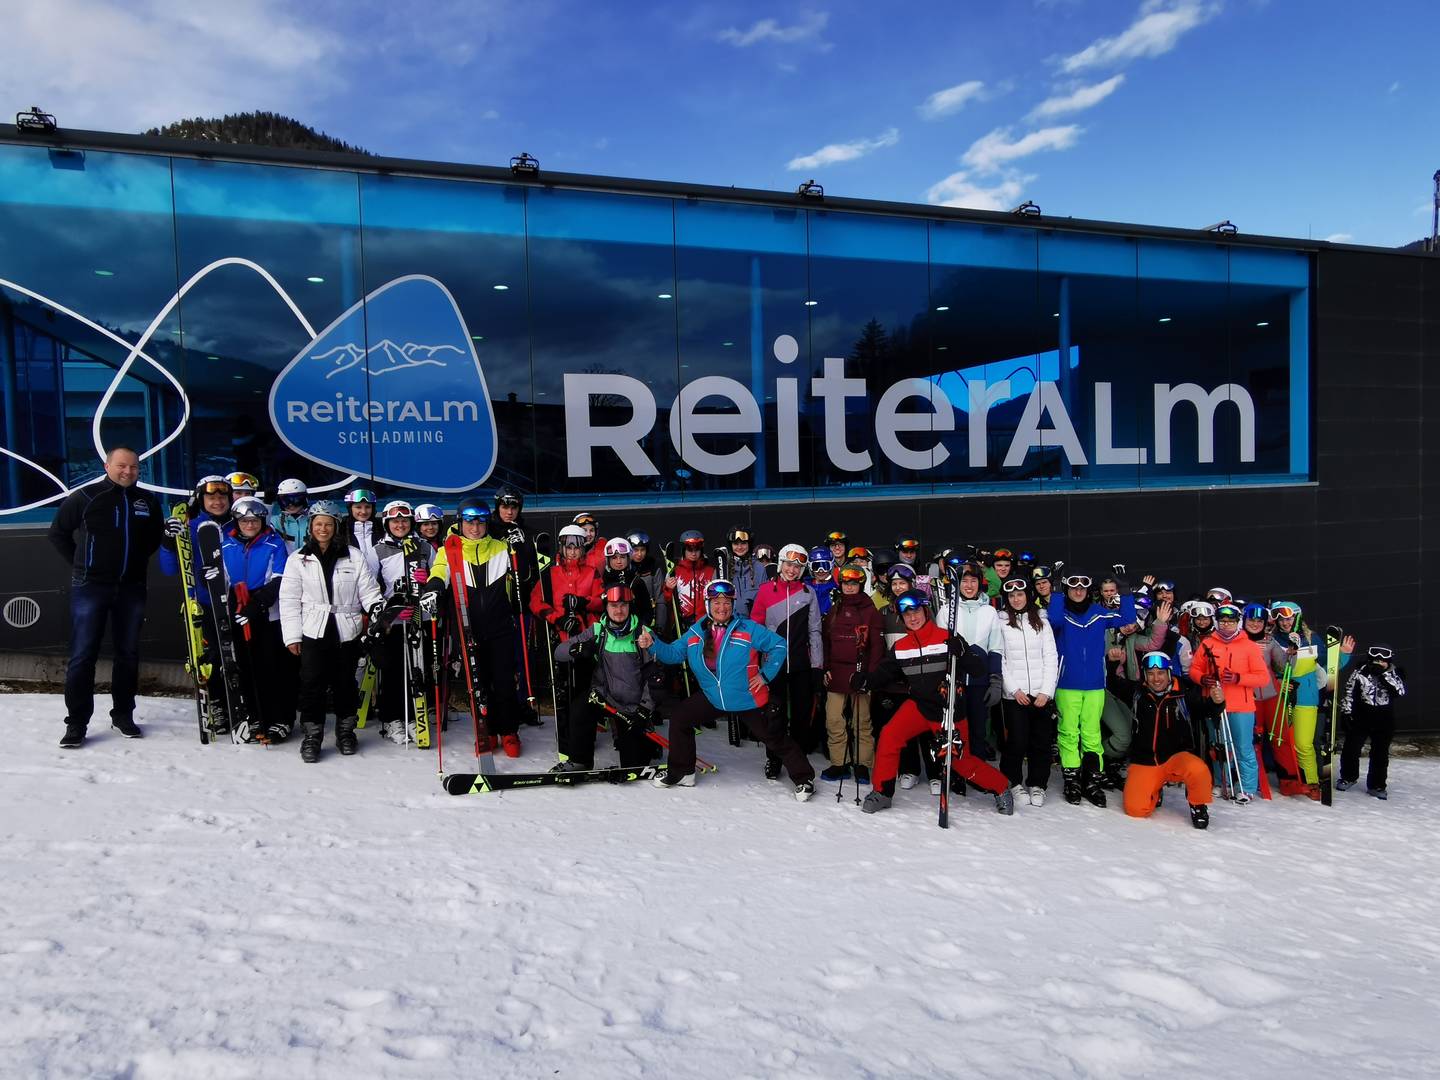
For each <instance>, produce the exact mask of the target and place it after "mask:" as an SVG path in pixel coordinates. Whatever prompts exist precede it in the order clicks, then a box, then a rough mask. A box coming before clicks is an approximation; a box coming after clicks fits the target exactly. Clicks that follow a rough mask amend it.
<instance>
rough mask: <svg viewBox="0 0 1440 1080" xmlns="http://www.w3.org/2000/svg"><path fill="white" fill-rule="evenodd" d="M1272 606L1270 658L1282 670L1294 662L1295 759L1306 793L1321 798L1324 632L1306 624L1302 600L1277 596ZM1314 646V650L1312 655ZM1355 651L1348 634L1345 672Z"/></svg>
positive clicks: (1343, 646) (1343, 655) (1344, 647)
mask: <svg viewBox="0 0 1440 1080" xmlns="http://www.w3.org/2000/svg"><path fill="white" fill-rule="evenodd" d="M1270 610H1271V612H1273V613H1274V615H1275V633H1274V635H1273V637H1272V638H1271V641H1270V652H1269V657H1268V658H1269V660H1270V664H1271V667H1272V669H1274V670H1277V671H1283V670H1284V667H1285V664H1286V663H1287V662H1288V663H1289V664H1290V665H1291V675H1290V700H1291V701H1293V702H1294V708H1293V709H1292V710H1291V712H1290V717H1291V723H1292V725H1293V730H1292V735H1293V737H1294V740H1295V760H1296V762H1297V764H1298V765H1299V767H1300V776H1301V779H1302V780H1303V781H1304V783H1305V794H1306V795H1307V796H1309V797H1310V798H1312V799H1316V800H1318V799H1319V798H1320V764H1319V762H1318V760H1317V759H1316V755H1315V732H1316V729H1317V728H1318V726H1319V712H1320V691H1321V690H1323V689H1324V688H1325V664H1326V660H1327V650H1326V646H1325V635H1324V634H1323V633H1321V634H1317V633H1314V632H1312V631H1311V629H1310V627H1309V626H1307V625H1306V624H1305V615H1304V613H1303V612H1302V611H1301V610H1300V605H1299V604H1296V603H1292V602H1291V601H1288V600H1277V601H1275V603H1273V604H1271V605H1270ZM1301 650H1304V652H1302V651H1301ZM1311 650H1314V653H1313V656H1312V655H1311ZM1354 651H1355V639H1354V638H1353V637H1351V636H1349V635H1348V634H1347V635H1346V637H1345V639H1344V641H1342V642H1341V643H1340V670H1341V671H1342V672H1343V671H1344V670H1345V668H1346V667H1347V666H1348V665H1349V663H1350V654H1351V653H1353V652H1354Z"/></svg>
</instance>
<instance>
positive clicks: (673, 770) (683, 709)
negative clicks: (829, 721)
mask: <svg viewBox="0 0 1440 1080" xmlns="http://www.w3.org/2000/svg"><path fill="white" fill-rule="evenodd" d="M637 644H638V645H639V646H640V647H641V648H642V649H649V650H650V651H651V653H652V654H653V655H654V656H655V658H656V659H657V660H659V661H660V662H661V663H663V664H679V663H680V662H681V661H682V660H684V661H688V663H689V665H690V670H691V671H692V672H693V673H694V676H695V683H696V686H697V689H696V691H695V693H693V694H691V695H690V697H688V698H686V699H685V700H684V701H682V702H681V703H680V704H679V705H678V706H677V707H676V708H675V710H674V712H672V713H671V715H670V758H669V762H668V763H667V765H666V769H665V773H664V774H663V775H662V776H658V777H656V778H655V786H656V787H667V788H673V787H694V786H695V729H696V728H697V727H699V726H700V725H701V724H703V723H704V722H705V721H707V720H708V721H711V722H713V721H715V720H716V719H718V718H719V717H721V716H724V715H725V714H727V713H735V714H737V715H738V717H739V719H740V720H741V721H743V722H744V724H745V726H746V727H748V728H749V729H750V731H751V733H752V734H753V735H754V736H755V738H757V739H759V740H760V741H761V742H763V743H764V744H765V749H766V750H767V751H769V752H770V753H771V754H773V755H775V756H776V757H778V758H780V759H781V760H782V761H784V763H785V771H786V772H788V773H789V774H790V780H791V781H792V782H793V783H794V785H795V798H796V799H798V800H799V801H800V802H806V801H807V800H808V799H809V798H810V796H811V795H813V794H814V793H815V769H814V767H813V766H812V765H811V764H810V761H809V759H808V758H806V756H805V752H804V751H803V750H801V749H800V745H799V744H798V743H797V742H795V740H794V739H792V738H791V737H790V735H789V733H788V732H787V731H786V728H785V723H784V718H783V716H776V715H774V714H773V712H772V710H771V709H769V708H768V706H769V704H770V682H771V680H773V679H774V678H775V676H776V675H778V674H779V673H780V669H781V668H782V667H783V666H784V664H785V652H786V649H785V639H784V638H782V637H781V636H780V635H779V634H776V633H774V632H772V631H770V630H766V629H765V627H763V626H761V625H760V624H759V623H757V622H755V620H753V619H749V618H746V617H744V616H737V615H736V614H735V586H734V585H732V584H731V583H730V582H728V581H725V580H724V579H723V578H721V579H716V580H714V581H711V582H710V583H709V584H708V585H707V586H706V587H705V614H704V615H703V616H701V617H700V618H699V619H697V620H696V621H695V622H694V623H693V624H692V625H691V627H690V628H689V629H688V630H686V631H685V633H683V634H681V635H680V637H679V638H677V639H676V640H675V641H673V642H670V641H660V640H659V639H657V638H655V637H654V636H653V635H651V634H649V633H646V634H643V635H642V636H641V637H640V638H639V639H637Z"/></svg>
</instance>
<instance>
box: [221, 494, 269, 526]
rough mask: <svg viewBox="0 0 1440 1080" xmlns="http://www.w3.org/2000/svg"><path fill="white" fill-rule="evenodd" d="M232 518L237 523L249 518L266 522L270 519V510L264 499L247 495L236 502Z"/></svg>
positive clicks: (232, 510) (231, 510) (231, 509)
mask: <svg viewBox="0 0 1440 1080" xmlns="http://www.w3.org/2000/svg"><path fill="white" fill-rule="evenodd" d="M230 516H231V517H233V518H234V519H235V520H236V521H239V520H240V519H241V518H247V517H256V518H259V519H260V520H261V521H266V520H268V519H269V517H270V508H269V507H268V506H266V505H265V501H264V500H263V499H257V498H255V496H254V495H246V496H244V497H242V498H239V499H236V500H235V505H234V506H232V507H231V508H230Z"/></svg>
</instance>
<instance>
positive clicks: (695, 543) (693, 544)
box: [681, 540, 705, 551]
mask: <svg viewBox="0 0 1440 1080" xmlns="http://www.w3.org/2000/svg"><path fill="white" fill-rule="evenodd" d="M681 546H682V547H683V548H684V549H685V550H686V551H701V550H703V549H704V547H705V541H704V540H686V541H684V543H682V544H681Z"/></svg>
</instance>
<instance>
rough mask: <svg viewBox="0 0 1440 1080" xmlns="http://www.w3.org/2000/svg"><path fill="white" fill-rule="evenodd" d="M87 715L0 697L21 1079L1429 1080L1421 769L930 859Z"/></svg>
mask: <svg viewBox="0 0 1440 1080" xmlns="http://www.w3.org/2000/svg"><path fill="white" fill-rule="evenodd" d="M102 704H108V703H102ZM63 711H64V710H63V706H62V705H61V703H60V701H59V699H58V698H55V697H48V696H26V695H7V696H3V697H0V712H3V716H4V731H5V751H4V756H3V758H0V822H3V826H0V986H3V987H4V992H3V993H0V1074H3V1075H5V1076H23V1077H38V1076H76V1077H126V1078H130V1080H153V1078H159V1077H175V1078H181V1077H183V1078H196V1077H205V1078H216V1080H220V1078H227V1077H250V1076H256V1077H259V1076H263V1077H284V1078H289V1077H309V1076H326V1077H330V1076H335V1077H346V1078H360V1077H380V1076H396V1077H433V1076H440V1075H448V1076H477V1077H542V1076H543V1077H550V1076H560V1077H567V1076H568V1077H586V1078H589V1077H603V1078H609V1077H630V1076H647V1077H681V1076H683V1077H687V1078H697V1080H698V1078H706V1077H724V1078H727V1080H730V1078H736V1077H797V1078H798V1077H825V1078H844V1077H884V1078H889V1077H910V1076H925V1077H951V1076H1006V1077H1012V1076H1019V1077H1051V1076H1054V1077H1072V1076H1097V1077H1099V1076H1103V1077H1111V1076H1157V1075H1163V1076H1170V1077H1180V1076H1196V1075H1206V1076H1229V1075H1236V1076H1256V1077H1266V1078H1267V1080H1276V1078H1282V1077H1291V1076H1296V1077H1298V1076H1310V1075H1323V1074H1326V1073H1331V1074H1334V1073H1336V1072H1339V1071H1341V1070H1343V1072H1344V1073H1345V1074H1346V1075H1383V1076H1401V1075H1409V1076H1417V1075H1434V1070H1435V1059H1434V1051H1435V1046H1436V1034H1435V1030H1436V1029H1435V1015H1436V1014H1435V1000H1436V999H1437V997H1440V936H1437V933H1436V929H1435V928H1436V926H1437V925H1440V889H1437V887H1436V886H1437V873H1436V850H1437V844H1436V839H1435V837H1436V835H1437V831H1440V830H1437V825H1440V762H1437V761H1436V760H1434V759H1409V760H1400V761H1397V762H1395V764H1394V765H1393V771H1392V776H1391V782H1390V789H1391V793H1392V794H1391V798H1390V801H1389V803H1388V804H1381V803H1378V802H1376V801H1375V800H1373V799H1369V798H1367V797H1366V796H1365V795H1363V794H1357V793H1355V792H1350V793H1346V794H1343V795H1340V796H1337V806H1336V808H1335V809H1334V811H1333V812H1326V811H1325V810H1324V809H1323V808H1322V807H1320V806H1319V805H1317V804H1313V803H1310V802H1308V801H1304V802H1302V801H1296V800H1287V801H1284V802H1279V801H1277V802H1273V803H1266V804H1257V805H1254V806H1251V807H1246V808H1239V809H1237V808H1232V807H1230V806H1227V805H1223V804H1222V805H1219V806H1217V807H1216V809H1215V810H1214V814H1213V820H1212V825H1211V828H1210V831H1209V832H1207V833H1199V832H1195V831H1193V830H1192V829H1191V828H1190V825H1189V820H1188V817H1187V816H1186V815H1185V813H1184V805H1183V801H1182V800H1181V799H1180V798H1179V797H1178V795H1179V793H1178V791H1175V792H1173V793H1171V794H1170V795H1169V798H1168V799H1167V805H1166V806H1164V807H1162V808H1161V810H1160V811H1159V812H1158V814H1157V817H1156V819H1154V820H1151V821H1148V822H1140V821H1132V820H1128V819H1126V818H1125V817H1124V815H1123V814H1122V813H1121V811H1120V810H1119V808H1118V802H1119V800H1118V799H1115V798H1112V800H1111V807H1110V808H1109V809H1108V810H1103V811H1102V810H1096V809H1094V808H1090V807H1085V808H1072V807H1069V806H1066V805H1065V804H1064V803H1063V802H1062V801H1061V800H1059V799H1058V798H1052V801H1051V802H1050V804H1048V805H1046V806H1045V807H1043V808H1041V809H1035V808H1032V807H1029V806H1022V807H1020V808H1019V809H1018V811H1017V814H1016V816H1015V817H1014V818H1009V819H1007V818H1002V817H999V816H998V815H996V814H995V813H994V811H993V803H992V802H991V800H990V799H989V797H988V796H981V797H976V796H972V797H971V798H970V799H968V800H956V803H955V805H954V806H953V807H952V827H951V829H950V830H949V831H948V832H941V831H940V830H938V829H937V828H936V826H935V813H934V800H933V799H932V798H931V797H930V796H929V795H928V794H922V793H921V791H920V790H916V791H909V792H899V793H897V798H896V804H895V808H894V809H893V810H891V811H889V812H887V813H884V814H880V815H877V816H875V817H869V816H865V815H862V814H861V813H860V812H859V810H858V809H857V808H856V806H855V805H854V803H853V802H851V801H850V800H849V799H848V798H847V800H846V801H845V802H844V803H839V804H837V803H836V801H835V798H834V787H833V785H821V793H820V794H817V796H816V799H815V800H814V801H813V802H811V803H810V804H808V805H798V804H796V803H795V802H794V801H793V799H792V798H791V797H790V795H789V794H788V784H787V785H783V786H782V785H777V784H772V783H768V782H766V781H765V780H763V779H762V778H761V777H760V775H759V774H760V762H761V757H760V752H759V751H758V749H756V748H755V747H753V745H747V747H745V748H744V749H742V750H732V749H731V748H730V747H729V746H727V745H725V742H724V737H723V731H722V732H719V733H715V734H709V735H707V736H706V737H704V738H703V739H702V740H701V748H700V752H701V754H702V755H704V756H706V757H709V758H711V759H712V760H715V761H717V762H718V763H719V764H720V766H721V771H720V773H719V774H718V775H715V776H709V777H704V778H702V780H701V784H700V786H699V787H697V788H696V789H694V790H693V791H674V792H669V791H656V790H654V789H652V788H649V787H642V786H640V785H627V786H620V787H611V786H600V785H597V786H591V787H587V788H578V789H574V790H554V789H547V790H528V791H518V792H514V793H510V794H503V795H493V794H492V795H479V796H468V797H460V798H456V797H451V796H448V795H445V794H444V793H443V792H442V791H441V790H440V787H439V784H438V783H437V782H436V778H435V771H434V769H435V765H434V758H433V756H432V755H428V754H422V753H419V752H415V751H405V750H402V749H400V748H398V747H393V746H390V745H389V744H384V743H381V742H379V740H378V739H377V738H376V735H375V733H374V732H373V731H371V732H369V733H364V732H362V739H361V752H360V754H359V755H358V756H357V757H355V758H350V759H341V758H340V757H338V756H337V755H336V754H335V753H334V752H333V750H332V749H331V746H330V740H329V738H328V737H327V746H326V754H325V757H324V759H323V760H322V762H321V763H320V764H319V765H316V766H306V765H302V764H301V762H300V759H299V755H298V752H297V749H296V747H294V746H293V745H287V746H285V747H283V748H277V749H274V750H266V749H263V748H260V747H239V748H236V747H232V746H231V745H230V744H228V743H225V744H222V745H217V746H212V747H208V748H206V747H202V746H200V745H199V743H198V740H197V739H196V736H195V723H194V713H193V708H192V706H191V705H190V704H189V703H188V702H185V701H177V700H165V699H147V700H146V701H144V702H143V703H142V707H141V710H140V717H139V719H140V721H141V723H142V724H144V726H145V728H146V733H147V738H146V739H145V740H144V741H143V742H127V741H125V740H123V739H121V738H120V737H119V736H118V735H117V734H114V733H112V732H110V731H108V729H107V728H106V727H105V726H104V724H103V722H102V721H98V720H97V722H96V723H95V724H94V725H92V732H94V733H95V736H94V737H93V738H92V739H91V741H90V742H89V743H88V744H87V745H86V746H85V748H84V749H82V750H79V751H62V750H60V749H58V748H57V746H56V741H57V740H58V738H59V735H60V733H61V730H62V727H61V723H60V717H61V715H62V714H63ZM102 715H103V711H102ZM553 737H554V736H553V729H552V728H550V727H549V726H548V725H547V726H546V727H545V728H543V729H532V730H531V732H530V734H529V735H528V736H527V740H528V741H527V752H526V755H525V758H524V759H522V762H521V763H520V764H521V765H523V766H525V767H529V768H535V767H544V766H548V764H549V763H550V761H551V760H552V759H553V742H552V740H553ZM454 741H455V742H457V743H459V742H462V741H463V740H461V739H458V738H457V739H455V740H454ZM451 756H452V760H453V767H454V768H456V769H457V770H461V769H466V768H468V767H469V766H468V765H467V762H473V758H469V757H468V756H462V751H461V750H460V748H459V747H452V754H451ZM507 767H508V768H515V767H517V766H516V763H513V762H508V761H502V762H501V763H500V768H501V769H505V768H507ZM827 792H828V794H827Z"/></svg>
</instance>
